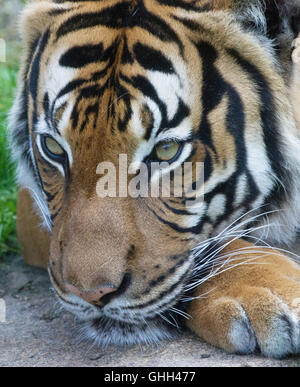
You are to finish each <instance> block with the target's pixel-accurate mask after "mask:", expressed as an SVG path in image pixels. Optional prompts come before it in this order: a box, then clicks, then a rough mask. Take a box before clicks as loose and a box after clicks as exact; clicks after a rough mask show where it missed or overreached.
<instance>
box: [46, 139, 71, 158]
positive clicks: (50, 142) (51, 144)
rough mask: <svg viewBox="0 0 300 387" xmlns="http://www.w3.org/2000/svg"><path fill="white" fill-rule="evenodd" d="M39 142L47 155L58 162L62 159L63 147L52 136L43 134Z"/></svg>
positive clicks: (63, 154)
mask: <svg viewBox="0 0 300 387" xmlns="http://www.w3.org/2000/svg"><path fill="white" fill-rule="evenodd" d="M41 144H42V147H43V151H44V152H45V153H46V155H47V156H48V157H50V158H51V159H53V160H54V161H59V162H62V161H63V160H64V158H65V155H66V153H65V151H64V149H63V148H62V147H61V146H60V145H59V144H58V143H57V142H56V141H55V140H54V139H53V138H52V137H49V136H43V137H42V141H41Z"/></svg>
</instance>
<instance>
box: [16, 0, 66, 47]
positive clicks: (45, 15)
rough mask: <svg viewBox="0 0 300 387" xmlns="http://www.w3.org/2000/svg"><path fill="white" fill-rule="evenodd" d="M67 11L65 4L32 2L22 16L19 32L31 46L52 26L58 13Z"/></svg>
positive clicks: (43, 1) (45, 1) (45, 0)
mask: <svg viewBox="0 0 300 387" xmlns="http://www.w3.org/2000/svg"><path fill="white" fill-rule="evenodd" d="M66 9H67V6H66V5H65V4H57V3H54V2H53V1H51V0H48V1H47V0H32V1H31V3H30V4H28V5H27V6H26V7H25V8H24V10H23V13H22V15H21V19H20V25H19V31H20V34H21V38H22V39H23V40H24V42H25V44H26V45H29V46H30V45H31V44H32V43H33V42H34V41H35V40H36V39H37V38H38V37H39V36H40V35H41V34H42V33H43V32H44V31H46V29H47V28H48V27H49V26H50V25H51V21H52V19H53V17H54V16H53V15H54V14H55V13H56V12H60V11H62V12H63V11H64V10H66Z"/></svg>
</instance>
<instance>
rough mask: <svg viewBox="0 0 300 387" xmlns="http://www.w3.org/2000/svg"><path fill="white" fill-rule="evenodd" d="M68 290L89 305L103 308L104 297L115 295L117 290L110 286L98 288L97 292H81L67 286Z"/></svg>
mask: <svg viewBox="0 0 300 387" xmlns="http://www.w3.org/2000/svg"><path fill="white" fill-rule="evenodd" d="M66 289H67V290H68V291H69V292H70V293H73V294H75V296H77V297H80V298H82V299H83V300H85V301H86V302H88V303H89V304H93V305H98V306H103V305H104V304H105V303H104V302H102V300H101V299H102V297H104V296H106V295H107V294H109V293H113V292H115V291H116V290H117V288H115V287H112V286H111V287H110V286H103V287H100V288H97V289H95V290H89V291H86V290H80V289H78V288H77V287H76V286H74V285H71V284H66Z"/></svg>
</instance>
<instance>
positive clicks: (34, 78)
mask: <svg viewBox="0 0 300 387" xmlns="http://www.w3.org/2000/svg"><path fill="white" fill-rule="evenodd" d="M49 37H50V30H47V31H46V32H45V33H44V35H43V36H42V37H41V39H40V43H39V48H38V51H37V53H36V55H35V58H34V60H33V63H32V66H31V71H30V75H29V91H30V94H31V96H32V99H33V105H34V107H33V125H34V124H35V123H36V121H37V94H38V83H39V76H40V62H41V57H42V54H43V52H44V50H45V48H46V45H47V43H48V41H49Z"/></svg>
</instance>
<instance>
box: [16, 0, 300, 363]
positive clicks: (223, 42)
mask: <svg viewBox="0 0 300 387" xmlns="http://www.w3.org/2000/svg"><path fill="white" fill-rule="evenodd" d="M299 11H300V2H299V1H298V0H295V1H292V0H290V1H289V0H286V1H284V2H283V1H279V0H278V1H275V0H274V1H268V2H267V3H266V4H265V2H264V1H262V0H251V1H243V0H229V1H225V0H224V1H222V0H214V1H213V0H211V1H209V0H193V1H192V0H172V1H170V0H123V1H122V0H105V1H103V0H102V1H100V0H99V1H91V2H88V1H51V0H48V1H39V0H36V1H32V2H31V3H30V4H28V5H27V6H26V7H25V9H24V12H23V15H22V18H21V23H20V30H21V36H22V38H23V45H24V55H23V60H22V67H21V70H20V77H19V87H18V94H17V96H16V100H15V104H14V106H13V109H12V111H11V114H10V125H9V130H10V133H11V147H12V152H13V155H14V157H15V159H16V161H17V164H18V181H19V187H20V188H19V198H18V221H17V229H18V236H19V240H20V243H21V246H22V251H23V256H24V259H25V261H26V263H27V264H30V265H33V266H39V267H44V268H48V271H49V275H50V278H51V282H52V285H53V288H54V290H55V293H56V295H57V297H58V299H59V300H60V301H61V303H62V305H63V306H64V307H65V308H66V309H67V310H69V311H71V312H72V313H74V314H75V315H76V316H78V317H79V319H80V320H82V321H83V329H84V331H85V332H86V333H87V335H88V336H89V337H90V338H91V339H92V340H94V341H95V342H96V343H97V344H99V345H101V346H107V345H110V344H116V345H124V344H125V345H132V344H135V343H146V344H151V343H157V342H159V341H160V340H164V339H170V338H171V337H173V336H174V335H176V333H177V332H178V331H179V330H180V329H181V327H183V326H186V327H188V328H189V329H191V330H192V331H193V332H195V333H196V334H197V335H198V336H199V337H201V338H202V339H204V340H206V341H207V342H208V343H210V344H212V345H214V346H216V347H219V348H222V349H224V350H225V351H227V352H230V353H239V354H251V353H255V352H256V351H260V352H261V353H262V354H263V355H264V356H269V357H275V358H282V357H285V356H288V355H291V354H299V353H300V324H299V321H300V310H299V305H300V266H299V264H298V263H297V262H296V260H295V259H294V256H293V255H291V254H289V253H288V252H286V250H285V249H283V248H277V249H275V247H274V246H275V245H276V246H278V245H279V244H288V243H291V242H292V241H293V240H294V238H295V235H296V232H297V229H298V226H299V219H300V204H299V203H300V201H299V195H300V139H299V128H300V117H299V88H300V78H299V74H300V73H299V71H300V68H299V57H300V55H299V46H300V44H299V40H297V39H296V38H297V36H298V33H299V26H300V23H299V20H300V19H299V17H298V15H300V13H299ZM295 39H296V40H295ZM120 155H126V157H127V162H128V165H129V164H130V165H131V164H132V163H134V164H135V165H140V166H142V165H143V166H144V167H145V168H146V172H147V168H149V166H150V165H152V163H156V164H157V163H158V164H160V163H163V165H164V167H163V168H162V169H161V170H160V171H159V173H158V175H152V174H151V175H150V178H148V180H147V182H148V183H152V181H153V179H154V180H155V179H158V181H160V179H161V178H162V175H164V174H167V173H168V174H169V176H170V179H171V182H173V181H175V175H176V173H175V172H176V171H178V170H183V168H182V166H183V165H186V164H189V165H190V166H192V167H191V168H190V169H189V170H184V178H185V177H187V176H189V177H190V185H188V186H187V190H184V191H183V192H182V194H181V196H180V195H179V196H178V195H175V191H174V189H173V190H171V191H170V195H169V196H168V195H164V194H163V192H162V191H160V190H159V194H158V195H156V196H146V195H143V194H142V193H143V192H144V191H143V189H144V188H145V186H146V185H147V184H144V185H143V184H140V182H139V184H135V183H136V180H135V179H137V176H136V174H134V173H133V174H131V175H129V176H127V177H128V185H131V187H132V186H134V185H135V193H137V194H136V195H127V196H126V195H118V193H119V191H120V190H121V188H122V187H120V186H118V188H117V189H116V192H115V195H111V196H109V195H108V196H105V195H104V196H103V197H101V195H99V192H98V188H99V179H100V177H101V176H102V175H103V173H104V170H105V168H104V166H105V165H108V164H102V163H109V165H110V166H111V165H112V166H114V167H116V169H117V170H118V171H120V170H121V169H120V168H124V166H125V167H127V166H126V165H124V164H126V163H127V162H126V163H124V162H122V163H120ZM197 163H200V164H201V165H202V166H203V169H202V176H203V181H202V184H201V189H202V190H203V192H204V195H202V202H201V205H187V202H191V199H193V198H194V196H193V195H196V193H197V191H195V190H194V187H195V186H197V183H198V180H199V175H197V173H196V170H195V169H194V167H193V166H194V165H195V164H197ZM99 165H100V167H99ZM144 171H145V169H144ZM100 175H101V176H100ZM119 175H120V173H119V172H118V173H117V174H116V176H117V177H119ZM155 176H156V177H155ZM103 186H104V185H103ZM102 188H103V187H102ZM123 188H124V187H123ZM173 188H174V187H173ZM194 199H195V198H194Z"/></svg>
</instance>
